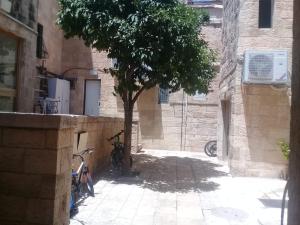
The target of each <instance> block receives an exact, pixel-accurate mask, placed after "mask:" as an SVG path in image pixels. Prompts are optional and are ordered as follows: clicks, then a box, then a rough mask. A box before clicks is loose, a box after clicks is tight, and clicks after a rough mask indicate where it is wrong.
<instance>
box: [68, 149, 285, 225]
mask: <svg viewBox="0 0 300 225" xmlns="http://www.w3.org/2000/svg"><path fill="white" fill-rule="evenodd" d="M135 159H136V165H135V167H136V169H137V170H139V171H141V174H140V176H139V177H136V178H120V179H116V178H115V177H110V176H109V175H107V173H104V174H103V176H102V177H100V178H101V179H100V181H99V182H98V183H97V184H96V185H95V187H94V188H95V193H96V195H95V197H94V198H88V199H86V200H85V201H84V202H83V204H81V205H80V206H79V213H78V214H77V215H76V216H75V217H74V218H73V219H72V220H71V222H70V224H71V225H78V224H80V223H79V222H78V221H81V224H85V225H103V224H105V225H262V224H263V225H273V224H278V218H280V208H278V207H277V205H278V204H273V203H274V202H276V203H278V202H280V201H281V200H280V199H281V197H280V196H282V192H283V189H284V185H285V181H283V180H276V179H262V178H246V177H232V176H230V174H228V168H227V167H226V165H224V164H222V163H219V162H218V161H217V159H210V158H208V157H206V156H205V155H202V154H196V153H189V152H176V151H173V152H172V151H146V152H145V153H143V154H137V155H135ZM207 187H209V188H207ZM264 199H266V201H268V202H263V200H264ZM264 203H265V204H264Z"/></svg>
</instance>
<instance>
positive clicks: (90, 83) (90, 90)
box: [84, 80, 101, 116]
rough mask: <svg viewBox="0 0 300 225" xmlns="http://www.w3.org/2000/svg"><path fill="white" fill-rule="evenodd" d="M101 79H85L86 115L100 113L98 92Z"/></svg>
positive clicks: (97, 114)
mask: <svg viewBox="0 0 300 225" xmlns="http://www.w3.org/2000/svg"><path fill="white" fill-rule="evenodd" d="M100 90H101V80H86V81H85V99H84V114H85V115H88V116H99V114H100V94H101V92H100Z"/></svg>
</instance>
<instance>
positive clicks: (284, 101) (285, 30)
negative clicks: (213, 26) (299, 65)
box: [218, 0, 293, 177]
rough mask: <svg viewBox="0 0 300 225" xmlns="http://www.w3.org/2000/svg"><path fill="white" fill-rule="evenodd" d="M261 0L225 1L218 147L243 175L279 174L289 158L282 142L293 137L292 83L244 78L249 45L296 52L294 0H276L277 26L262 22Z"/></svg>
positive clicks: (235, 172) (233, 170)
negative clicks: (252, 82)
mask: <svg viewBox="0 0 300 225" xmlns="http://www.w3.org/2000/svg"><path fill="white" fill-rule="evenodd" d="M258 4H259V1H252V0H247V1H239V0H234V1H232V0H230V1H229V0H228V1H224V21H223V35H222V42H223V60H222V65H221V81H220V100H221V102H220V104H219V119H218V121H219V122H218V128H219V129H218V152H219V155H220V158H223V159H225V160H227V159H228V161H229V164H230V167H231V170H232V172H233V173H234V174H238V175H255V176H272V177H279V176H281V175H282V173H285V168H286V163H287V162H286V160H285V159H284V158H283V156H282V153H281V151H280V148H279V146H278V142H279V140H280V139H284V140H286V141H287V142H288V140H289V121H290V116H289V114H290V99H289V98H290V91H289V89H288V88H287V87H280V88H278V87H274V86H271V85H245V84H243V83H242V82H241V78H242V71H243V67H244V58H243V56H244V52H245V50H278V49H279V50H281V49H284V50H288V52H289V72H291V58H292V57H291V56H292V51H291V50H292V15H293V13H292V11H293V2H292V1H275V2H274V14H273V26H272V28H269V29H260V28H258V12H259V7H258Z"/></svg>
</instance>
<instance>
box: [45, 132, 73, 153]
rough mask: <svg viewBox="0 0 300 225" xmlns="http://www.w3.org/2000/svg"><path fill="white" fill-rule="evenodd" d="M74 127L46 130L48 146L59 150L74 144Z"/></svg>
mask: <svg viewBox="0 0 300 225" xmlns="http://www.w3.org/2000/svg"><path fill="white" fill-rule="evenodd" d="M73 140H74V129H62V130H48V131H47V132H46V148H47V149H53V150H55V149H56V150H57V149H59V148H65V147H70V146H73Z"/></svg>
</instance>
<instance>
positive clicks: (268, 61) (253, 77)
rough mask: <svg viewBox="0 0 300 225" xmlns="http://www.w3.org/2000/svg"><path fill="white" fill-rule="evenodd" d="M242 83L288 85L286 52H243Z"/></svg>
mask: <svg viewBox="0 0 300 225" xmlns="http://www.w3.org/2000/svg"><path fill="white" fill-rule="evenodd" d="M242 80H243V83H248V84H288V83H289V76H288V51H286V50H274V51H252V50H251V51H250V50H247V51H246V52H245V64H244V71H243V78H242Z"/></svg>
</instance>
